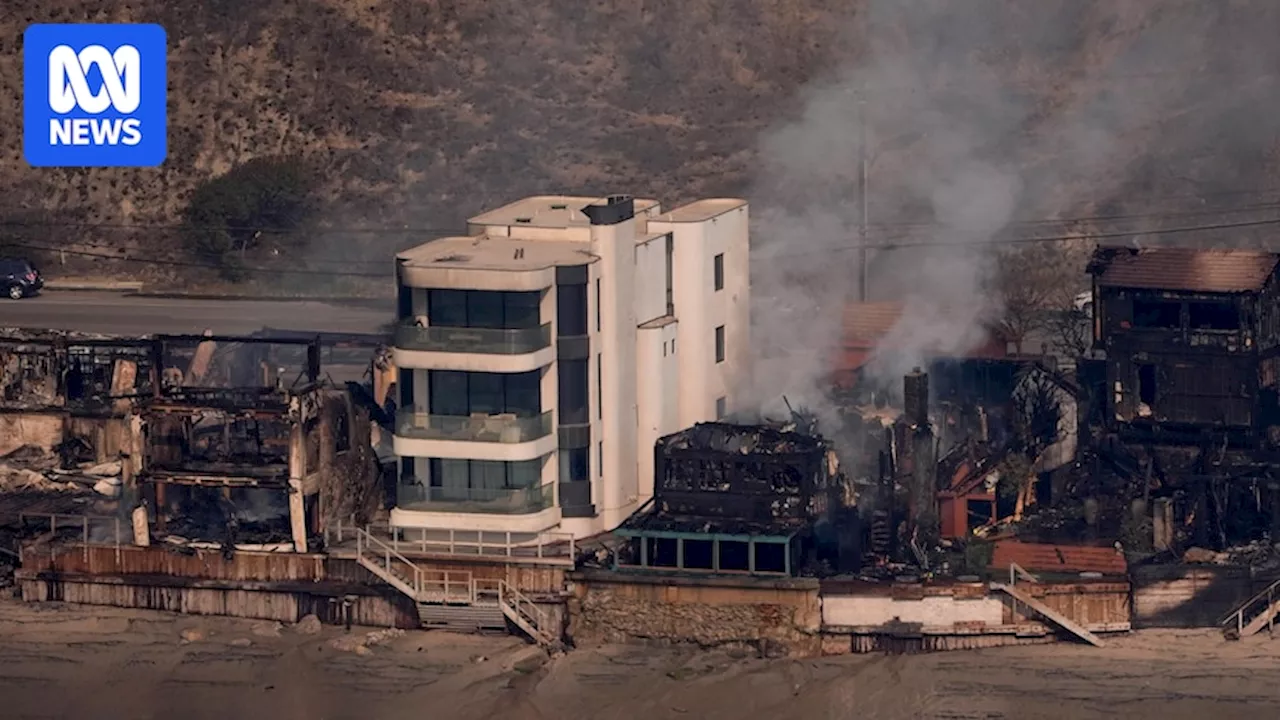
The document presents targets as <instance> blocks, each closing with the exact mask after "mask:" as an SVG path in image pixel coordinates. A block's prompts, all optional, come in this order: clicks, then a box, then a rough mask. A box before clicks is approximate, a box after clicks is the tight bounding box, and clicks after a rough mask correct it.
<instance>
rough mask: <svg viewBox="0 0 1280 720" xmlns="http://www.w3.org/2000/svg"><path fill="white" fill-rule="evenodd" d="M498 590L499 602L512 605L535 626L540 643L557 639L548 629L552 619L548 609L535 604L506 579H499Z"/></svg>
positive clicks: (508, 605) (512, 607) (515, 610)
mask: <svg viewBox="0 0 1280 720" xmlns="http://www.w3.org/2000/svg"><path fill="white" fill-rule="evenodd" d="M498 590H499V602H500V603H502V604H503V605H505V606H507V607H510V608H511V609H512V610H513V611H514V612H515V613H516V614H517V615H520V616H521V617H523V618H525V621H526V622H528V623H529V624H530V625H531V626H533V629H534V630H535V631H536V633H537V637H535V638H534V639H535V640H537V641H538V642H539V643H540V644H548V643H551V642H553V641H554V640H555V638H554V637H553V636H552V635H551V632H550V631H549V630H548V629H547V628H548V627H550V625H551V619H550V618H549V617H548V616H547V613H546V611H544V610H543V609H542V608H540V607H538V606H537V605H535V604H534V602H533V601H532V600H530V599H529V598H527V597H525V595H524V593H522V592H520V591H519V590H517V589H516V588H514V587H512V585H511V583H509V582H506V581H505V580H499V581H498ZM508 597H509V598H510V599H508Z"/></svg>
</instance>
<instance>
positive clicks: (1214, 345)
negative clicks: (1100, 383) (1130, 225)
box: [1090, 248, 1280, 447]
mask: <svg viewBox="0 0 1280 720" xmlns="http://www.w3.org/2000/svg"><path fill="white" fill-rule="evenodd" d="M1278 264H1280V255H1276V254H1274V253H1267V252H1260V251H1251V250H1194V249H1186V248H1153V249H1148V250H1132V249H1115V248H1103V249H1100V250H1099V251H1098V252H1097V253H1096V255H1095V257H1094V259H1093V262H1092V264H1091V265H1090V273H1091V274H1092V275H1093V283H1094V308H1095V312H1094V347H1095V348H1097V349H1101V350H1103V351H1105V353H1106V358H1107V360H1106V366H1107V373H1106V386H1105V388H1106V390H1105V403H1106V410H1107V412H1106V413H1105V418H1106V422H1107V425H1108V427H1109V429H1111V430H1114V431H1117V432H1119V433H1120V435H1121V437H1122V438H1125V439H1131V440H1145V441H1152V442H1160V443H1174V444H1178V443H1192V444H1195V443H1199V442H1201V441H1202V440H1203V438H1204V436H1205V433H1206V431H1208V432H1210V433H1211V434H1212V435H1214V436H1216V437H1218V438H1220V439H1222V440H1226V441H1227V442H1229V443H1230V444H1231V445H1232V446H1233V447H1261V446H1262V445H1264V444H1265V445H1275V444H1277V443H1280V435H1278V434H1277V433H1276V430H1280V417H1277V412H1276V409H1277V403H1276V389H1277V381H1278V376H1280V373H1278V372H1277V370H1278V369H1280V296H1278V294H1280V288H1278V287H1277V278H1276V270H1277V265H1278ZM1268 438H1270V442H1265V441H1266V440H1267V439H1268Z"/></svg>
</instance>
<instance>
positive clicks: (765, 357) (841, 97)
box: [743, 0, 1280, 417]
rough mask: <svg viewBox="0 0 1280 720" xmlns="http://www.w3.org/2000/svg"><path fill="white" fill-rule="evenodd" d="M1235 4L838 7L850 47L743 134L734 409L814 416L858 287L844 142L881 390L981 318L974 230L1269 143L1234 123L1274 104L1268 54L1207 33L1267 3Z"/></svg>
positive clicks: (986, 317)
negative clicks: (743, 279) (741, 362)
mask: <svg viewBox="0 0 1280 720" xmlns="http://www.w3.org/2000/svg"><path fill="white" fill-rule="evenodd" d="M1233 7H1234V6H1233ZM1236 9H1237V11H1238V12H1237V13H1236V14H1235V15H1228V14H1223V11H1222V10H1221V9H1220V8H1217V5H1215V4H1213V3H1161V2H1155V1H1153V0H1106V1H1103V0H1045V1H1044V2H1038V3H1026V4H1024V3H1017V2H1010V1H1009V0H972V1H966V2H943V1H942V0H864V2H862V3H859V4H858V6H857V12H858V13H860V15H859V16H858V17H854V18H852V19H851V20H850V21H849V22H850V28H851V33H852V34H853V35H854V39H853V44H854V45H855V46H856V47H860V48H862V52H861V53H860V54H859V55H860V56H859V57H858V58H857V59H856V61H853V62H850V63H848V64H846V65H844V66H842V67H839V68H838V69H836V71H835V72H833V73H832V74H831V75H829V76H828V77H826V78H824V79H823V80H821V81H820V82H816V83H814V84H813V85H812V86H810V87H808V88H806V89H804V90H803V91H802V92H801V93H800V96H799V102H800V107H802V111H801V112H800V113H799V114H798V117H796V118H794V119H793V120H792V121H790V122H788V123H786V124H783V125H782V126H780V127H777V128H775V129H774V130H772V131H771V132H769V133H768V134H767V135H766V136H765V137H764V138H763V139H762V143H761V150H760V156H761V173H760V177H759V179H758V182H757V185H756V187H755V188H754V192H753V194H752V197H753V201H754V208H753V215H754V217H753V228H752V236H753V240H752V242H753V249H752V278H751V281H752V297H753V329H752V341H753V343H754V345H755V347H754V352H755V354H756V357H755V358H754V362H753V369H754V373H753V381H752V386H751V387H750V388H749V389H748V391H747V392H746V393H744V398H743V400H744V402H743V406H744V407H754V408H757V409H759V410H760V411H761V412H764V413H766V414H770V415H777V414H779V413H780V412H785V408H784V406H783V404H782V398H783V397H784V396H785V397H787V398H788V399H789V400H790V402H791V403H792V405H806V406H808V407H810V408H811V409H814V410H815V411H817V412H818V414H819V416H820V417H829V415H830V413H829V412H824V411H829V410H830V409H829V408H827V407H826V406H827V403H826V401H825V398H826V395H827V390H828V388H829V386H830V380H829V378H830V374H831V371H832V370H833V368H834V367H835V364H836V362H837V356H838V353H839V348H840V344H841V335H842V324H843V320H844V318H843V313H844V309H845V307H846V306H847V305H848V304H849V303H851V302H854V301H856V299H857V297H858V285H859V265H858V252H857V251H856V248H857V244H858V239H857V238H858V226H859V223H860V222H861V215H860V213H861V206H860V202H859V200H858V192H857V190H858V186H859V183H858V179H859V158H860V150H859V148H860V146H861V138H862V137H865V138H866V147H867V148H868V151H867V157H868V158H869V176H870V183H869V193H868V196H869V205H870V212H869V225H870V231H869V236H870V241H869V242H870V244H871V245H872V246H876V245H879V246H885V245H893V244H895V243H896V244H899V245H900V246H901V247H899V248H897V249H892V250H871V251H870V271H869V276H870V278H869V283H868V285H869V287H868V295H869V297H870V299H871V300H881V301H886V300H887V301H896V302H902V303H904V304H905V309H904V311H903V314H902V316H901V319H900V320H899V321H898V323H897V325H896V326H895V327H893V329H892V330H891V331H890V332H889V334H888V336H887V337H886V338H885V339H884V340H883V341H882V343H881V346H880V348H879V349H878V354H877V356H876V358H875V360H874V361H873V362H872V363H871V365H870V366H869V371H870V372H871V373H873V374H874V375H876V376H879V379H882V380H884V381H886V382H887V383H888V384H890V385H891V386H892V385H894V384H896V385H898V386H900V384H901V381H900V379H899V378H900V376H901V374H902V373H904V372H906V371H909V370H910V368H911V367H913V366H916V365H921V364H922V361H923V360H924V359H925V358H926V357H927V356H930V355H951V356H956V355H962V354H964V353H966V352H968V351H970V350H972V349H973V348H974V347H975V346H977V345H978V344H979V343H982V342H983V341H984V338H986V337H987V335H986V325H987V324H988V323H991V322H994V321H998V320H999V319H1000V318H1001V315H1002V312H1003V307H1002V302H1001V299H1000V297H999V294H998V293H995V292H993V288H992V281H993V274H994V271H995V261H996V258H997V253H999V252H1004V251H1006V250H1007V248H1008V247H1011V246H1009V245H1005V246H998V245H996V244H994V243H993V241H1000V240H1002V239H1005V238H1009V237H1015V236H1016V237H1026V236H1028V235H1031V234H1035V233H1036V227H1032V226H1030V221H1029V220H1028V219H1029V218H1040V219H1043V218H1055V217H1056V218H1062V217H1082V216H1090V215H1096V214H1102V213H1105V212H1108V211H1111V210H1113V209H1116V208H1126V207H1128V205H1127V204H1126V202H1125V201H1126V199H1127V198H1128V197H1129V196H1131V195H1133V194H1134V193H1137V192H1139V191H1141V190H1143V189H1146V190H1149V189H1150V188H1152V187H1155V188H1157V189H1158V190H1159V191H1164V190H1165V189H1166V188H1169V187H1182V188H1184V190H1185V188H1186V187H1187V185H1188V184H1187V183H1186V182H1181V183H1179V182H1175V181H1174V180H1173V178H1176V177H1178V176H1179V173H1181V174H1182V176H1183V178H1184V180H1185V179H1186V176H1192V175H1194V176H1199V177H1194V178H1192V179H1193V180H1194V181H1195V187H1196V190H1203V189H1205V188H1206V187H1207V188H1213V187H1214V186H1221V185H1222V183H1235V184H1236V185H1234V186H1238V183H1239V182H1240V180H1239V178H1238V176H1233V174H1232V172H1231V162H1221V163H1217V164H1216V165H1215V164H1214V163H1206V162H1204V161H1203V155H1204V153H1205V152H1206V148H1209V150H1208V151H1209V152H1213V151H1214V150H1215V149H1216V151H1217V152H1219V153H1222V154H1223V156H1224V157H1225V156H1227V155H1228V154H1230V155H1232V156H1235V155H1239V154H1243V153H1247V150H1246V149H1245V148H1243V147H1240V146H1241V145H1246V144H1247V145H1248V147H1251V148H1252V149H1253V152H1254V153H1255V154H1262V153H1264V152H1265V151H1266V150H1267V149H1268V148H1267V146H1266V143H1268V142H1272V143H1275V142H1277V141H1276V133H1275V131H1274V129H1272V130H1271V131H1269V132H1267V133H1260V132H1259V131H1258V129H1257V128H1256V127H1255V126H1256V124H1257V123H1258V122H1261V121H1260V120H1258V118H1259V117H1266V116H1268V115H1259V112H1261V111H1263V110H1264V109H1269V110H1270V111H1271V112H1272V113H1274V111H1275V110H1276V109H1280V108H1278V107H1277V105H1280V103H1277V102H1276V100H1275V99H1274V97H1275V96H1274V95H1273V96H1271V97H1270V98H1269V99H1268V98H1267V97H1266V96H1264V95H1262V94H1260V92H1259V82H1263V83H1264V86H1265V87H1269V88H1271V89H1273V90H1274V89H1275V88H1276V85H1275V84H1274V82H1271V81H1272V80H1274V75H1267V74H1266V73H1274V72H1275V70H1274V67H1275V65H1272V63H1274V62H1275V61H1276V60H1277V58H1280V51H1277V50H1274V49H1268V48H1272V47H1274V46H1275V45H1276V44H1275V43H1270V44H1266V45H1259V44H1251V43H1249V42H1245V43H1244V46H1243V47H1242V46H1241V43H1240V42H1236V43H1234V44H1233V43H1231V42H1224V38H1226V37H1235V38H1241V37H1244V36H1243V35H1241V33H1249V32H1250V30H1249V28H1250V27H1251V26H1255V25H1257V24H1258V23H1266V22H1271V21H1272V20H1274V19H1275V18H1276V17H1277V15H1280V14H1278V13H1277V12H1276V11H1275V9H1274V8H1273V7H1269V6H1267V5H1265V4H1262V3H1248V2H1246V3H1243V4H1241V5H1240V6H1238V7H1237V8H1236ZM1015 10H1016V12H1015ZM1242 13H1243V14H1245V15H1248V14H1249V13H1252V14H1253V17H1252V18H1250V17H1240V14H1242ZM1267 18H1271V19H1272V20H1267ZM1224 23H1226V24H1225V25H1224ZM1233 33H1234V34H1233ZM1249 37H1253V38H1256V39H1257V41H1258V42H1261V40H1262V36H1261V35H1260V34H1259V33H1258V32H1257V31H1253V32H1252V34H1251V35H1249ZM859 38H861V39H859ZM1224 77H1227V78H1230V80H1229V81H1228V82H1224V80H1223V78H1224ZM1240 83H1243V84H1240ZM1265 83H1270V84H1269V85H1265ZM1250 98H1252V100H1253V101H1252V102H1250ZM1188 103H1193V104H1192V105H1188ZM1260 104H1265V107H1259V105H1260ZM1188 108H1194V110H1195V112H1196V113H1198V114H1197V115H1195V116H1194V117H1195V120H1194V121H1191V120H1187V119H1186V116H1187V114H1188V112H1189V110H1188ZM1179 118H1183V120H1182V121H1181V122H1179ZM864 123H865V125H864ZM1223 127H1231V128H1234V129H1235V130H1236V133H1235V135H1236V137H1237V138H1239V139H1228V140H1227V141H1226V143H1225V145H1226V146H1228V147H1224V143H1222V141H1221V140H1220V139H1215V138H1218V137H1220V136H1219V135H1218V134H1219V133H1222V132H1223V130H1222V128H1223ZM1228 137H1229V138H1230V136H1228ZM1152 158H1155V160H1153V159H1152ZM1197 158H1199V159H1197ZM1179 164H1181V165H1182V167H1179ZM1184 194H1185V193H1184ZM1166 206H1167V203H1166ZM1147 207H1149V206H1147ZM1146 224H1149V223H1146ZM1183 224H1185V222H1184V223H1183ZM1077 229H1078V228H1077V226H1070V227H1064V226H1058V227H1056V228H1053V229H1052V230H1051V231H1050V232H1049V234H1051V235H1052V234H1061V233H1063V231H1064V230H1070V231H1077ZM921 243H927V244H929V245H930V246H929V247H921V246H920V245H921Z"/></svg>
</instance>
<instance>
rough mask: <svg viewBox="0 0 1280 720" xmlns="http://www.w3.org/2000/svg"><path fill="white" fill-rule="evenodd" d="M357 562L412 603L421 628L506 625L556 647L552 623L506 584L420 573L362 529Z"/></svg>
mask: <svg viewBox="0 0 1280 720" xmlns="http://www.w3.org/2000/svg"><path fill="white" fill-rule="evenodd" d="M356 561H357V562H359V563H360V565H361V567H363V568H365V569H366V570H368V571H369V572H371V573H373V574H374V575H375V576H377V577H378V578H379V579H381V580H382V581H383V582H385V583H387V584H388V585H390V586H392V587H394V588H395V589H397V590H399V591H400V592H401V593H404V594H405V595H407V596H408V597H410V598H412V599H413V601H414V602H415V603H416V604H417V606H418V618H419V619H420V621H421V622H422V626H423V627H424V628H444V629H450V630H456V631H459V632H476V631H482V630H489V629H494V630H497V629H506V628H507V621H510V623H511V624H512V625H515V626H516V627H517V628H519V629H520V630H521V631H522V632H523V633H524V634H525V635H527V636H528V637H529V638H530V639H532V640H533V641H534V642H536V643H537V644H538V645H540V646H542V647H544V648H547V649H552V648H558V647H560V644H561V632H560V631H559V630H558V629H557V628H556V625H555V618H553V617H552V616H551V615H550V614H549V613H547V611H546V610H544V609H542V608H541V607H539V606H538V605H537V604H536V603H534V602H533V601H531V600H530V599H529V598H528V597H526V596H525V595H524V594H523V593H521V592H520V591H519V590H518V589H516V588H514V587H512V586H511V585H509V584H508V583H507V582H506V581H503V580H483V579H477V578H474V577H472V575H471V573H469V572H456V571H445V570H436V571H431V570H423V569H422V568H421V567H419V566H418V565H417V564H415V563H414V562H413V561H412V560H409V559H408V558H406V557H405V556H403V555H401V554H400V553H399V552H397V551H396V549H395V548H393V547H391V546H390V545H388V544H387V543H385V542H383V541H382V540H379V539H378V538H377V537H375V536H373V535H372V534H370V533H369V532H367V531H365V530H358V531H357V535H356Z"/></svg>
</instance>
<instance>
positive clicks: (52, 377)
mask: <svg viewBox="0 0 1280 720" xmlns="http://www.w3.org/2000/svg"><path fill="white" fill-rule="evenodd" d="M322 352H323V350H322V345H321V342H320V338H319V337H314V336H313V337H310V338H298V337H281V338H277V337H216V336H212V335H209V334H205V335H189V336H178V335H166V336H151V337H145V338H110V337H101V336H83V335H77V334H73V333H60V332H52V331H50V332H40V331H23V330H8V331H4V332H3V334H2V335H0V389H2V390H3V392H2V393H0V461H4V460H5V459H6V458H8V460H12V459H13V458H16V457H22V458H33V457H37V456H50V455H57V456H59V458H58V460H56V461H54V462H52V463H49V462H44V461H43V460H42V461H40V463H39V465H40V467H41V468H50V469H48V470H47V472H51V473H57V474H74V472H75V468H76V466H77V464H80V465H83V464H87V463H105V464H109V465H110V464H113V465H114V466H115V468H116V470H115V473H116V475H115V477H113V478H108V479H105V480H103V481H102V482H103V483H106V484H108V485H110V488H108V489H109V490H110V491H111V492H110V493H104V494H107V495H108V496H109V497H111V498H113V499H115V500H116V501H118V502H117V505H118V513H119V514H120V516H121V517H122V518H124V519H125V520H126V521H128V520H129V519H130V518H131V516H132V515H133V514H134V513H135V509H136V508H145V511H144V513H145V514H144V516H143V517H145V518H146V522H145V523H143V525H142V526H141V527H138V526H135V531H134V534H133V537H132V538H131V540H132V542H135V543H137V544H141V545H147V544H150V542H151V535H152V533H155V534H156V535H158V536H162V537H165V538H166V540H168V541H169V542H178V543H184V544H186V543H199V542H205V543H213V544H214V545H215V546H222V547H224V548H226V549H228V550H230V549H233V548H235V547H250V546H253V547H257V548H259V549H261V548H268V549H275V550H280V549H286V550H293V551H298V552H307V551H309V550H313V549H315V548H316V547H317V542H316V539H317V538H318V537H320V536H321V535H322V533H323V531H324V528H325V527H326V524H327V523H329V522H331V521H333V520H334V519H336V518H341V519H342V520H343V521H346V522H351V521H353V520H354V521H357V522H359V521H367V520H368V519H369V518H370V517H371V515H372V513H374V512H376V511H377V510H379V509H380V507H381V504H382V489H381V477H380V468H379V465H378V462H377V460H376V458H375V456H374V450H373V448H372V446H371V435H372V430H371V411H372V410H374V409H373V408H370V407H368V406H367V404H366V403H362V402H360V401H359V400H358V399H357V398H355V397H354V396H353V395H352V394H351V393H349V392H348V391H347V390H346V389H342V390H339V389H336V388H334V387H333V385H332V383H331V382H330V380H329V377H328V376H327V375H325V374H322V371H321V366H320V358H321V357H322ZM369 356H370V358H372V356H373V353H372V348H370V351H369ZM22 472H24V473H25V474H26V475H28V476H29V475H31V474H32V473H31V471H29V470H22ZM127 524H128V523H127V522H126V525H127Z"/></svg>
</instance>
